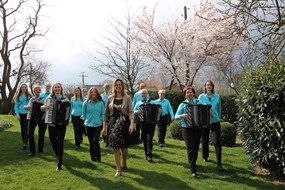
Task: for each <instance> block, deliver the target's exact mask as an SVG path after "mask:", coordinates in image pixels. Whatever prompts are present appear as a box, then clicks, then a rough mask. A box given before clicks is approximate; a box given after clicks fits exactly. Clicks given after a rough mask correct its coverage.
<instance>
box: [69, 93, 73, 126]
mask: <svg viewBox="0 0 285 190" xmlns="http://www.w3.org/2000/svg"><path fill="white" fill-rule="evenodd" d="M73 102H74V99H73V97H72V98H71V99H70V116H69V122H72V116H71V113H72V109H73Z"/></svg>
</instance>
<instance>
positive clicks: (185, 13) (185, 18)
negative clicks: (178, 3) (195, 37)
mask: <svg viewBox="0 0 285 190" xmlns="http://www.w3.org/2000/svg"><path fill="white" fill-rule="evenodd" d="M184 20H187V7H186V6H184Z"/></svg>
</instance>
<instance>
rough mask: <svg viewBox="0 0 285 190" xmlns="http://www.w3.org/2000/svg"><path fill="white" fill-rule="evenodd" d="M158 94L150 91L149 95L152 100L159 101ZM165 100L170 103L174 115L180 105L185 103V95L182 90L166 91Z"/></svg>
mask: <svg viewBox="0 0 285 190" xmlns="http://www.w3.org/2000/svg"><path fill="white" fill-rule="evenodd" d="M157 92H158V91H149V95H150V98H151V99H152V100H156V99H158V93H157ZM165 98H166V99H168V100H169V101H170V103H171V106H172V109H173V112H174V114H175V112H176V110H177V108H178V106H179V104H180V103H181V102H183V101H184V97H183V94H182V92H181V91H180V90H166V95H165Z"/></svg>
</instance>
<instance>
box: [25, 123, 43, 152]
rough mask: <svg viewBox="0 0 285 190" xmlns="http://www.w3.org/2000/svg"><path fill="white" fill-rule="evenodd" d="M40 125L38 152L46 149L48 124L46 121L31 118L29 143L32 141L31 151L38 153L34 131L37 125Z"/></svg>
mask: <svg viewBox="0 0 285 190" xmlns="http://www.w3.org/2000/svg"><path fill="white" fill-rule="evenodd" d="M37 125H38V126H39V130H38V137H39V139H38V152H39V153H43V151H44V142H45V132H46V129H47V124H46V123H44V121H35V120H30V124H29V134H28V136H29V143H30V152H32V153H36V147H35V139H34V133H35V129H36V126H37Z"/></svg>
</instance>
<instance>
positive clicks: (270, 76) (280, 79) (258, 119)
mask: <svg viewBox="0 0 285 190" xmlns="http://www.w3.org/2000/svg"><path fill="white" fill-rule="evenodd" d="M284 76H285V60H284V59H283V60H280V61H273V62H270V63H266V64H262V65H260V66H259V67H257V68H256V69H255V70H252V71H251V72H248V73H247V74H245V76H244V77H243V80H242V83H241V91H240V94H239V95H238V100H237V101H238V104H237V105H238V122H237V126H238V127H239V128H240V130H241V137H242V138H243V141H244V144H245V147H246V149H247V152H248V154H249V155H250V157H251V160H252V161H253V162H255V163H257V164H259V165H260V166H262V167H265V168H268V169H269V170H270V171H271V172H274V173H275V174H276V175H278V176H280V175H284V174H285V135H284V134H285V126H284V120H285V77H284Z"/></svg>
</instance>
